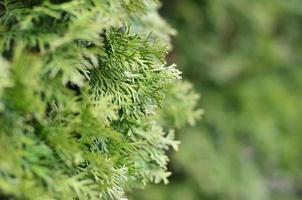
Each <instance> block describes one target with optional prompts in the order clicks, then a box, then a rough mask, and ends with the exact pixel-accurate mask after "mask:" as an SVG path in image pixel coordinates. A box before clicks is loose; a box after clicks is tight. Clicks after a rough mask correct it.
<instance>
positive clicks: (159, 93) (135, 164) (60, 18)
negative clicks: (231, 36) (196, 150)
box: [0, 0, 200, 200]
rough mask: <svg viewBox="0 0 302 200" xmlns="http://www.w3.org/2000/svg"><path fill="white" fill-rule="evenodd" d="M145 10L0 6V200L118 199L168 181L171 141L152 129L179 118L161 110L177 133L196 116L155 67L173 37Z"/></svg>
mask: <svg viewBox="0 0 302 200" xmlns="http://www.w3.org/2000/svg"><path fill="white" fill-rule="evenodd" d="M157 8H158V2H157V1H145V0H44V1H43V0H2V1H0V53H1V57H0V199H45V200H46V199H85V200H86V199H123V198H126V192H128V191H131V190H132V189H133V188H137V187H143V186H145V185H146V184H148V183H151V182H154V183H159V182H164V183H167V182H168V179H167V178H168V176H169V175H170V172H168V171H167V162H168V161H169V158H168V157H167V155H166V151H167V150H168V149H169V148H170V147H172V148H173V149H175V150H176V149H177V148H178V144H179V141H176V140H175V139H174V132H173V129H172V128H173V127H171V126H169V125H170V124H169V123H166V124H165V123H163V120H161V119H162V118H165V116H166V112H167V113H169V117H170V118H171V119H172V120H173V116H174V119H176V118H177V115H178V114H179V113H175V112H174V111H173V107H171V106H166V105H173V102H175V103H174V106H176V107H183V108H184V110H183V111H182V112H183V113H182V116H183V118H185V119H182V120H184V121H183V122H185V121H186V122H189V123H192V122H194V120H195V119H197V118H198V116H199V113H200V111H195V102H196V100H197V99H198V97H197V96H196V95H195V94H194V92H193V91H192V88H191V87H190V86H188V83H183V82H181V81H179V80H178V79H180V72H179V71H178V70H177V69H176V68H175V66H174V65H167V63H166V62H165V56H166V53H167V51H168V50H169V48H170V45H169V36H170V35H171V34H173V33H174V31H173V30H172V29H171V28H170V27H169V26H168V25H167V24H166V23H165V22H164V21H163V20H162V19H161V18H160V16H159V15H158V13H157ZM184 88H185V89H184ZM160 109H164V110H165V111H161V112H159V110H160ZM182 124H183V123H182ZM182 124H181V125H182Z"/></svg>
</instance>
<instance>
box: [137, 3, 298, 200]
mask: <svg viewBox="0 0 302 200" xmlns="http://www.w3.org/2000/svg"><path fill="white" fill-rule="evenodd" d="M162 4H163V6H162V8H161V14H162V15H163V17H164V18H165V19H166V20H167V21H168V22H169V23H170V24H171V25H172V26H173V27H174V28H175V29H176V30H177V32H178V35H177V36H176V37H174V38H173V45H174V50H173V51H172V52H171V54H170V55H169V58H168V59H169V60H170V61H171V62H176V63H177V64H178V65H179V67H180V69H181V70H182V71H183V72H184V73H183V76H184V78H185V79H187V80H190V81H191V82H192V83H193V84H194V87H195V89H196V90H197V91H198V92H199V93H200V94H202V97H201V99H200V102H199V107H201V108H203V109H204V111H205V115H204V116H203V119H202V120H201V121H199V122H198V124H197V125H196V126H195V127H187V128H184V129H182V130H177V132H178V138H179V139H180V140H181V141H182V144H181V148H180V151H179V152H177V153H174V152H171V157H172V161H171V163H170V166H169V167H170V170H171V171H172V172H173V176H172V177H171V178H170V184H169V185H167V186H163V185H159V186H151V187H149V188H147V189H146V190H144V191H137V192H135V196H134V199H137V200H199V199H202V200H203V199H204V200H267V199H268V200H270V199H272V200H298V199H302V117H301V115H302V1H301V0H164V1H162ZM179 115H181V113H179Z"/></svg>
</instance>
